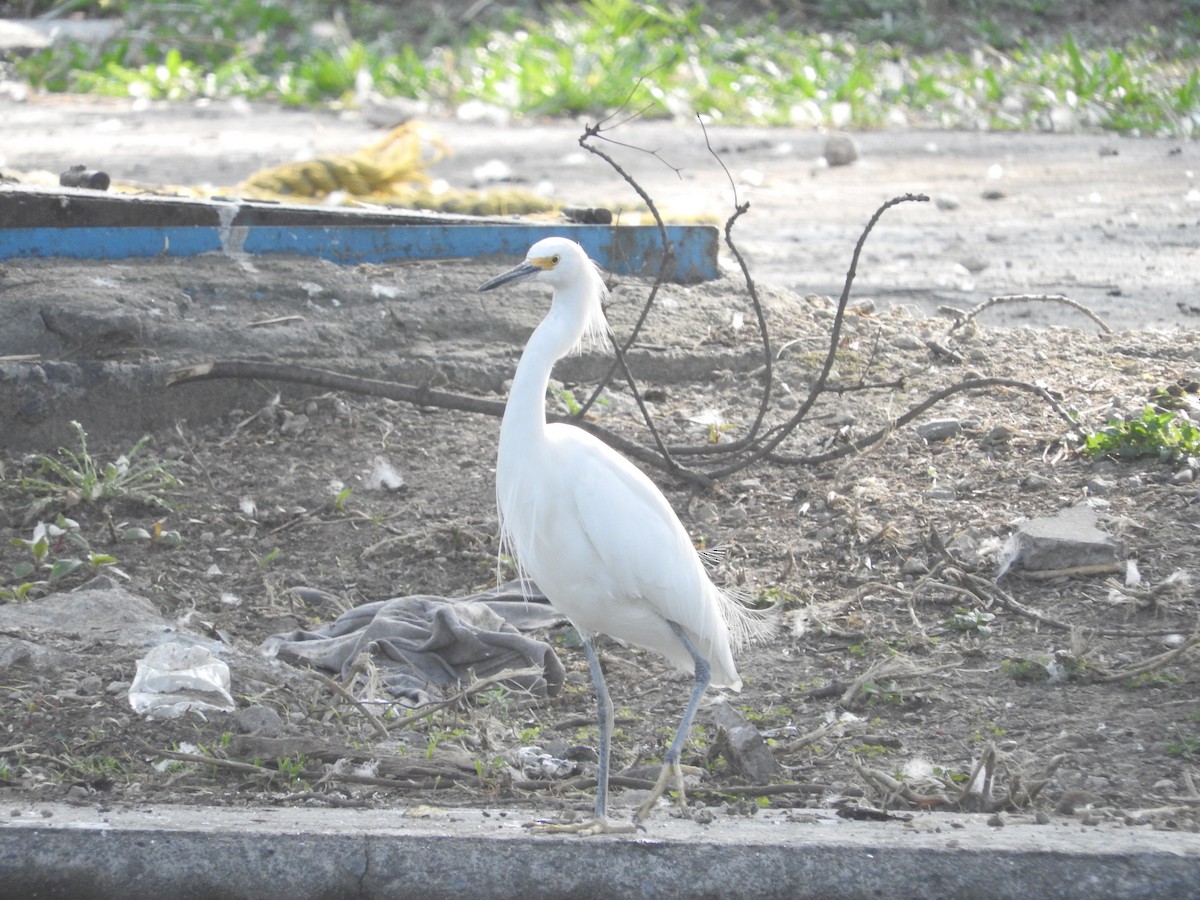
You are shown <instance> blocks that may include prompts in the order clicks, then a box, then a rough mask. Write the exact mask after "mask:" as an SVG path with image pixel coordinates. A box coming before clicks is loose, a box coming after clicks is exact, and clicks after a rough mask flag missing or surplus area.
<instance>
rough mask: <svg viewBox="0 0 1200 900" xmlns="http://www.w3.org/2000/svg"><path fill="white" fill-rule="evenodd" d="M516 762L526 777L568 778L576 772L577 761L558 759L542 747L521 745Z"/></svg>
mask: <svg viewBox="0 0 1200 900" xmlns="http://www.w3.org/2000/svg"><path fill="white" fill-rule="evenodd" d="M516 755H517V759H516V762H517V764H518V765H519V766H520V769H521V774H522V775H524V776H525V777H526V778H567V777H568V776H570V775H574V774H575V763H573V762H571V761H570V760H569V759H557V758H555V757H553V756H551V755H550V754H549V753H546V752H544V751H543V750H542V748H541V747H521V748H519V749H518V750H517V754H516Z"/></svg>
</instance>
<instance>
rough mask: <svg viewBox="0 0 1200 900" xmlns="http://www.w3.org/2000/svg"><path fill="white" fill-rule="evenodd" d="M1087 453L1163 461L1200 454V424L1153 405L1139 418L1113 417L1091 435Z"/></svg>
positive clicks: (1087, 443) (1143, 411)
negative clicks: (1159, 409) (1156, 458)
mask: <svg viewBox="0 0 1200 900" xmlns="http://www.w3.org/2000/svg"><path fill="white" fill-rule="evenodd" d="M1084 452H1085V453H1087V454H1088V455H1089V456H1111V457H1116V458H1118V459H1133V458H1137V457H1142V456H1156V457H1158V458H1159V459H1160V460H1162V461H1163V462H1177V461H1179V460H1181V459H1185V458H1192V457H1200V427H1197V426H1196V425H1194V424H1193V423H1192V422H1191V421H1189V420H1188V419H1186V418H1184V417H1182V416H1180V415H1177V414H1176V413H1173V412H1169V411H1162V412H1160V411H1158V410H1156V409H1155V408H1154V407H1153V406H1147V407H1146V408H1145V409H1144V410H1142V414H1141V416H1140V417H1138V418H1136V419H1109V420H1108V424H1107V425H1105V426H1104V427H1103V428H1101V429H1100V430H1099V431H1096V432H1094V433H1092V434H1090V435H1088V437H1087V440H1086V442H1085V443H1084Z"/></svg>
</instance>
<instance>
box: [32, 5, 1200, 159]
mask: <svg viewBox="0 0 1200 900" xmlns="http://www.w3.org/2000/svg"><path fill="white" fill-rule="evenodd" d="M80 5H82V6H88V5H89V4H86V3H84V4H80ZM329 6H330V4H328V3H321V2H319V0H300V2H293V3H286V4H285V3H282V2H272V0H265V2H254V3H251V2H247V0H240V2H234V3H229V4H218V3H216V2H215V0H200V2H192V3H185V4H174V3H170V4H169V3H163V2H149V3H133V2H132V0H108V2H107V3H105V4H104V5H103V8H104V9H105V10H106V11H107V10H111V11H114V12H117V13H120V14H122V15H123V16H124V18H125V20H126V22H127V27H126V29H125V31H124V32H123V36H122V37H121V38H120V39H118V40H115V41H112V42H110V43H108V44H107V45H105V46H103V47H100V48H98V49H88V48H85V47H81V46H78V45H75V46H67V47H59V48H53V49H50V50H46V51H42V52H40V53H35V54H33V55H32V56H30V57H28V58H26V59H24V60H22V61H20V62H19V63H17V64H16V69H17V72H18V73H19V74H20V75H21V76H23V77H24V78H26V79H27V80H29V81H30V82H31V83H32V84H33V85H35V86H37V87H39V88H42V89H45V90H50V91H78V92H85V93H96V94H115V95H122V96H125V95H133V96H138V97H145V98H149V99H175V100H183V99H192V98H197V97H214V98H227V97H245V98H250V99H265V100H271V101H274V102H279V103H283V104H288V105H312V104H327V105H353V104H354V103H355V102H356V98H357V97H358V95H359V94H360V93H361V89H362V88H364V87H371V88H372V89H373V90H375V91H376V92H378V93H380V94H382V95H384V96H402V97H407V98H412V99H417V100H421V101H424V102H426V103H429V104H430V105H431V106H432V107H433V108H435V109H447V108H453V107H456V106H459V105H461V104H463V103H465V102H467V101H481V102H484V103H488V104H493V105H496V106H499V107H502V108H504V109H506V110H508V111H510V112H513V113H516V114H518V115H524V116H568V115H585V116H593V117H595V116H600V115H603V114H605V113H607V112H609V111H611V110H613V109H615V108H617V107H619V106H621V105H622V104H623V103H624V102H625V101H626V100H627V99H630V95H631V93H632V94H633V96H632V98H631V103H632V105H633V106H634V107H635V108H638V109H644V110H645V114H646V115H650V116H664V117H665V116H688V117H690V116H691V115H693V114H695V113H702V114H704V115H706V116H708V117H710V118H711V119H713V120H717V121H723V122H728V123H738V124H770V125H782V124H799V125H811V124H839V125H848V126H857V127H875V126H881V125H885V124H888V123H891V122H901V121H906V122H908V123H910V124H912V125H921V126H934V127H948V128H971V129H974V128H989V129H1046V128H1056V129H1062V128H1101V129H1112V130H1118V131H1127V132H1129V131H1136V132H1140V133H1162V134H1179V135H1184V134H1190V133H1194V132H1195V131H1196V130H1198V129H1200V74H1198V72H1197V70H1198V67H1197V64H1196V60H1197V58H1198V57H1200V3H1196V2H1193V0H1188V2H1185V3H1184V4H1183V7H1184V9H1183V10H1182V12H1181V17H1180V19H1179V21H1178V22H1177V23H1176V24H1177V27H1176V28H1174V29H1172V32H1171V34H1169V35H1166V34H1159V33H1156V32H1154V31H1152V30H1149V29H1148V30H1147V31H1146V32H1145V33H1143V34H1141V35H1137V36H1133V37H1132V38H1130V39H1129V40H1127V41H1125V42H1124V44H1123V45H1122V46H1120V47H1107V46H1084V45H1083V43H1082V41H1080V42H1077V41H1076V40H1074V39H1072V38H1071V37H1069V36H1068V37H1065V38H1061V39H1052V40H1050V39H1045V38H1041V37H1039V36H1038V28H1039V24H1040V23H1041V22H1043V21H1050V20H1051V19H1052V18H1053V17H1054V16H1055V15H1057V16H1058V18H1059V19H1062V18H1064V15H1063V9H1064V8H1065V7H1063V5H1062V4H1061V3H1059V2H1057V0H995V2H992V3H982V2H975V0H963V2H961V3H958V4H956V5H955V6H956V11H957V12H958V14H959V15H960V16H962V17H964V18H962V19H961V20H960V21H961V22H965V23H966V24H967V25H969V26H970V27H968V28H967V29H966V32H967V33H974V34H983V35H984V36H985V37H987V38H989V39H990V45H988V46H985V45H984V44H982V43H978V42H977V46H975V47H973V48H966V49H963V48H962V47H961V46H958V48H957V49H947V48H951V47H955V46H956V45H961V44H962V42H961V41H958V42H954V41H951V40H950V39H949V38H948V37H947V35H946V33H945V32H946V26H945V24H944V23H942V22H941V21H940V20H937V19H935V18H934V17H932V16H931V15H929V14H928V13H926V12H925V11H924V8H923V4H912V3H901V2H898V0H858V2H852V3H843V4H836V3H828V2H825V3H821V4H818V6H819V7H820V9H819V10H818V12H820V13H822V14H823V15H824V19H825V21H826V22H827V23H828V24H829V25H830V26H832V28H833V29H834V30H833V31H832V32H831V33H820V32H816V31H814V30H812V29H811V28H810V29H806V30H796V28H795V27H786V24H790V25H793V26H794V24H795V23H793V22H792V19H793V18H794V16H790V17H789V16H786V15H785V16H784V18H783V19H777V18H772V17H770V16H768V17H765V18H760V19H751V20H748V21H740V20H739V22H738V24H734V23H733V21H732V17H730V19H722V18H720V17H719V16H718V15H717V13H716V12H710V11H706V9H705V8H704V7H702V6H699V5H692V6H690V7H689V6H683V5H672V4H657V3H646V2H639V0H589V2H585V3H581V4H577V5H566V4H563V5H558V6H545V7H544V8H543V9H541V10H540V14H538V13H537V12H536V11H535V12H533V13H531V12H529V11H528V10H529V8H530V7H529V6H528V5H527V4H507V5H505V4H496V5H495V6H496V7H497V8H496V9H494V10H492V14H491V18H490V19H488V20H484V19H477V20H475V21H473V22H472V23H469V24H466V25H464V24H462V23H457V22H455V21H453V20H451V19H449V18H438V17H437V16H438V14H437V13H436V12H434V11H430V10H426V11H419V10H413V11H411V12H410V11H409V10H408V9H407V8H406V9H405V12H404V15H405V17H406V18H405V22H404V25H405V31H404V34H405V35H407V40H405V39H402V38H400V37H398V36H397V28H396V24H395V20H396V18H397V16H398V15H399V14H398V13H397V12H396V10H395V8H394V7H388V6H385V5H377V4H374V3H365V2H361V0H360V2H351V3H349V4H344V5H341V6H339V15H340V18H337V17H332V18H333V23H334V24H330V25H329V26H328V27H323V28H315V27H314V22H321V21H325V20H328V19H330V18H331V16H330V9H328V8H327V7H329ZM779 8H780V9H781V10H784V11H786V10H787V9H788V7H787V6H786V5H781V6H780V7H779ZM998 14H1003V16H1002V17H1001V18H995V17H996V16H997V15H998ZM535 16H536V17H535ZM414 18H415V19H416V21H410V19H414ZM1014 21H1017V22H1021V21H1024V22H1025V23H1026V27H1025V28H1024V32H1025V33H1024V35H1022V33H1021V30H1020V29H1017V30H1016V31H1014V30H1013V24H1012V23H1013V22H1014ZM785 23H786V24H785ZM993 47H1001V48H1003V49H1002V50H996V49H992V48H993ZM635 88H636V90H635Z"/></svg>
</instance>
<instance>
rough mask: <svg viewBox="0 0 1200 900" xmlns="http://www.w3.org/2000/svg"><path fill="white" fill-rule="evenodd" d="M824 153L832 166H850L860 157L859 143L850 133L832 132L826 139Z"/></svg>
mask: <svg viewBox="0 0 1200 900" xmlns="http://www.w3.org/2000/svg"><path fill="white" fill-rule="evenodd" d="M824 155H825V161H826V162H827V163H829V165H831V166H848V165H850V163H852V162H854V161H855V160H857V159H858V145H857V144H856V143H855V142H854V139H853V138H852V137H850V135H848V134H831V135H830V136H829V138H828V139H827V140H826V141H825V154H824Z"/></svg>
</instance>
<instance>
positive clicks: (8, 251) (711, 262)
mask: <svg viewBox="0 0 1200 900" xmlns="http://www.w3.org/2000/svg"><path fill="white" fill-rule="evenodd" d="M551 235H562V236H564V237H570V238H572V239H573V240H576V241H578V242H579V243H580V244H581V245H583V248H584V249H585V250H586V251H587V252H588V255H590V256H591V257H592V258H593V259H594V260H596V262H598V263H599V264H600V265H601V266H602V267H604V268H605V269H607V270H609V271H610V272H614V273H616V274H620V275H631V274H636V275H647V276H653V275H656V274H657V273H658V266H659V258H660V247H661V241H660V236H659V232H658V229H657V228H654V227H652V226H608V225H531V224H527V223H513V224H511V225H508V224H504V225H404V226H373V225H356V226H286V227H284V226H270V225H255V226H251V227H248V228H243V229H235V230H234V232H233V235H232V236H233V242H232V243H231V245H230V246H231V249H237V241H238V240H241V246H240V249H241V250H242V252H245V253H251V254H260V253H288V254H299V255H302V256H317V257H320V258H322V259H327V260H330V261H332V262H337V263H343V264H355V263H366V262H370V263H383V262H395V261H399V260H418V259H455V258H474V257H486V256H509V257H513V258H514V260H515V259H520V258H523V257H524V255H525V251H526V250H528V249H529V246H530V245H531V244H533V243H534V242H536V241H538V240H540V239H541V238H544V237H549V236H551ZM667 238H668V240H669V241H670V242H671V244H672V245H673V247H674V249H675V255H676V266H675V272H674V273H673V277H674V279H675V280H677V281H684V282H694V281H708V280H712V279H714V278H716V277H717V274H718V273H717V230H716V229H715V228H713V227H712V226H707V225H678V226H670V227H668V228H667ZM224 248H225V245H224V244H223V242H222V239H221V231H220V230H219V229H217V228H213V227H200V226H196V227H162V228H158V227H153V228H147V227H126V228H7V229H0V260H4V259H20V258H31V257H32V258H41V257H67V258H70V259H108V260H112V259H131V258H145V257H153V256H165V257H188V256H195V255H196V254H199V253H215V252H220V251H221V250H222V249H224Z"/></svg>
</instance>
